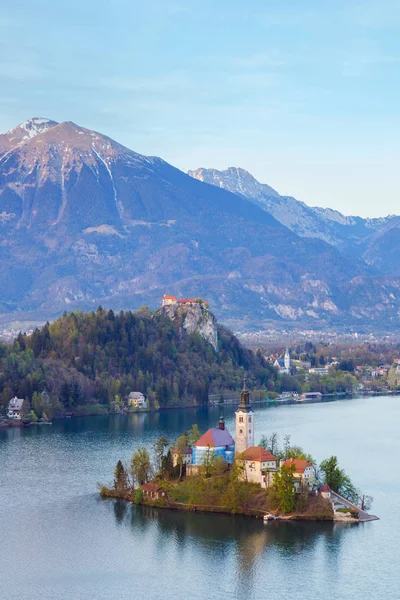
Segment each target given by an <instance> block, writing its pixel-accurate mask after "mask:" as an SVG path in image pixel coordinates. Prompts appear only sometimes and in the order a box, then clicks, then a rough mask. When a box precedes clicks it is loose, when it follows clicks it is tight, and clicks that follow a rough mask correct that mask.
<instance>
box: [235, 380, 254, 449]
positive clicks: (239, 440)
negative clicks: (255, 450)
mask: <svg viewBox="0 0 400 600" xmlns="http://www.w3.org/2000/svg"><path fill="white" fill-rule="evenodd" d="M235 414H236V440H235V454H241V453H242V452H244V451H245V450H246V449H247V448H250V446H254V413H253V410H252V408H251V403H250V394H249V392H248V390H247V389H246V375H245V376H244V381H243V391H242V394H241V396H240V404H239V406H238V409H237V411H236V413H235Z"/></svg>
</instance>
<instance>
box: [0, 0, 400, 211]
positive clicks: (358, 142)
mask: <svg viewBox="0 0 400 600" xmlns="http://www.w3.org/2000/svg"><path fill="white" fill-rule="evenodd" d="M246 4H247V7H246ZM0 85H1V88H0V89H1V93H0V131H6V130H8V129H11V128H12V127H14V126H15V125H16V124H18V123H19V122H21V121H24V120H25V119H27V118H29V117H32V116H42V117H49V118H52V119H55V120H57V121H75V122H76V123H79V124H80V125H82V126H85V127H89V128H91V129H96V130H98V131H100V132H102V133H105V134H107V135H109V136H110V137H113V138H114V139H116V140H118V141H120V142H121V143H124V144H125V145H127V146H128V147H130V148H132V149H134V150H136V151H138V152H142V153H144V154H153V155H158V156H161V157H163V158H164V159H166V160H168V161H169V162H171V163H172V164H174V165H176V166H177V167H179V168H181V169H183V170H187V169H189V168H197V167H200V166H203V167H215V168H218V169H223V168H226V167H228V166H231V165H233V166H240V167H243V168H245V169H247V170H249V171H250V172H251V173H253V174H254V175H255V176H256V177H257V178H258V179H259V180H260V181H263V182H265V183H268V184H269V185H271V186H273V187H274V188H276V189H277V190H278V191H279V192H280V193H282V194H290V195H293V196H295V197H296V198H298V199H300V200H303V201H304V202H306V203H307V204H310V205H319V206H330V207H332V208H336V209H338V210H341V211H342V212H344V213H345V214H360V215H363V216H381V215H384V214H388V213H397V214H400V176H399V167H400V160H399V158H400V157H399V154H400V152H399V138H400V0H367V1H366V0H358V1H357V0H337V1H335V2H334V1H330V0H329V1H328V0H301V1H297V0H274V1H269V0H251V1H249V2H247V3H246V2H243V0H213V1H211V0H202V1H201V2H200V1H195V0H181V1H179V0H178V1H177V2H174V1H173V0H172V1H168V0H165V1H162V0H155V1H154V0H147V1H146V2H138V1H136V0H113V1H112V2H111V1H109V2H105V1H101V0H97V1H96V2H94V1H93V0H79V1H78V0H69V1H68V2H61V1H60V0H56V1H54V0H51V1H50V0H48V1H47V0H45V1H41V0H38V1H37V2H32V1H31V0H3V2H2V3H1V14H0Z"/></svg>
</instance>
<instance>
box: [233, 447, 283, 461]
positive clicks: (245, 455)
mask: <svg viewBox="0 0 400 600" xmlns="http://www.w3.org/2000/svg"><path fill="white" fill-rule="evenodd" d="M241 458H242V459H243V460H251V461H253V462H267V461H272V460H278V459H277V458H276V456H274V455H273V454H271V452H268V450H264V448H261V447H260V446H250V448H246V450H245V451H244V452H242V454H241Z"/></svg>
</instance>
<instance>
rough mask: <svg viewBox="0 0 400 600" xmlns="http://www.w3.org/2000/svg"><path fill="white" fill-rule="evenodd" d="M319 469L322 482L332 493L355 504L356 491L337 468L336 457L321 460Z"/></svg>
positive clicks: (347, 477) (343, 473) (342, 471)
mask: <svg viewBox="0 0 400 600" xmlns="http://www.w3.org/2000/svg"><path fill="white" fill-rule="evenodd" d="M319 468H320V472H321V473H322V474H323V482H324V483H327V484H328V485H329V487H330V488H331V489H332V490H333V491H334V492H336V493H337V494H340V495H341V496H343V497H344V498H346V499H347V500H349V501H350V502H354V503H356V502H357V500H358V494H357V490H356V489H355V487H354V485H353V484H352V482H351V479H350V477H349V476H348V475H346V473H345V471H344V470H343V469H340V468H339V465H338V459H337V457H336V456H331V457H330V458H327V459H325V460H323V461H322V463H321V464H320V466H319Z"/></svg>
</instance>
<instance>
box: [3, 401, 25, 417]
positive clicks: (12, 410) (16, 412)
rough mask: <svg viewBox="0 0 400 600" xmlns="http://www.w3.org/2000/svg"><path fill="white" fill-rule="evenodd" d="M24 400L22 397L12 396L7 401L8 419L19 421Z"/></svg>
mask: <svg viewBox="0 0 400 600" xmlns="http://www.w3.org/2000/svg"><path fill="white" fill-rule="evenodd" d="M24 402H25V400H24V399H23V398H17V396H14V398H12V399H11V400H10V402H9V403H8V411H7V417H8V418H9V419H14V420H15V421H21V419H22V409H23V406H24Z"/></svg>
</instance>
